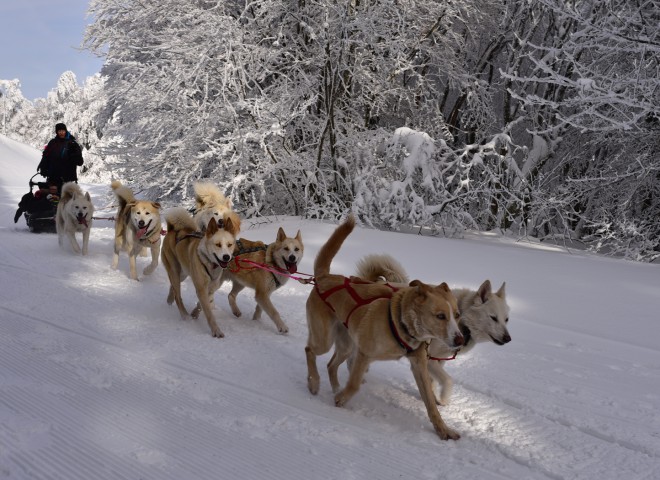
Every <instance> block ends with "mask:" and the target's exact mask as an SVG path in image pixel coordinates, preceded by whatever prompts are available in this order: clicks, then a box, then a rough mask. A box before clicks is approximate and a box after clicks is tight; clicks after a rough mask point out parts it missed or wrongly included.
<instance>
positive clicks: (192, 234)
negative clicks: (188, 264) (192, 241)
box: [153, 232, 204, 243]
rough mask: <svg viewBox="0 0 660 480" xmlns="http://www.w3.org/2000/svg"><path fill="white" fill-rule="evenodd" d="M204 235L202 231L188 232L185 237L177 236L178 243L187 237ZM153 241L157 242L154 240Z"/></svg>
mask: <svg viewBox="0 0 660 480" xmlns="http://www.w3.org/2000/svg"><path fill="white" fill-rule="evenodd" d="M203 236H204V234H203V233H201V232H195V233H187V234H186V235H184V236H183V237H181V238H177V239H176V243H179V242H180V241H182V240H185V239H186V238H202V237H203ZM153 243H155V242H153Z"/></svg>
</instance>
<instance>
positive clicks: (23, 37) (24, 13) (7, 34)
mask: <svg viewBox="0 0 660 480" xmlns="http://www.w3.org/2000/svg"><path fill="white" fill-rule="evenodd" d="M88 5H89V0H61V1H57V0H2V2H0V45H2V47H1V49H0V79H2V80H13V79H16V78H17V79H19V80H20V81H21V92H22V93H23V96H24V97H25V98H28V99H30V100H34V99H35V98H39V97H46V95H47V94H48V92H49V91H50V90H52V89H53V88H55V87H56V86H57V81H58V79H59V78H60V76H61V75H62V73H64V72H66V71H67V70H71V71H72V72H73V73H75V74H76V78H77V79H78V83H79V84H82V83H83V82H84V81H85V79H86V78H87V77H88V76H90V75H94V74H95V73H98V72H99V71H100V70H101V66H102V65H103V59H102V58H98V57H96V56H95V55H92V54H91V53H89V52H87V51H80V50H79V49H78V48H77V47H79V46H80V44H81V43H82V40H83V36H84V32H85V27H86V25H88V24H90V23H92V18H91V17H87V16H86V12H87V7H88Z"/></svg>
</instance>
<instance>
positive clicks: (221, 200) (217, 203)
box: [193, 182, 241, 235]
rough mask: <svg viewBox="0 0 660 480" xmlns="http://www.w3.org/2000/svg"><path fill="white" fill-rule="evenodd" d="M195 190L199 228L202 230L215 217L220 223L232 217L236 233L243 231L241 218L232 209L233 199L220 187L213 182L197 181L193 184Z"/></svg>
mask: <svg viewBox="0 0 660 480" xmlns="http://www.w3.org/2000/svg"><path fill="white" fill-rule="evenodd" d="M193 189H194V191H195V214H194V217H195V221H196V222H197V228H198V229H199V230H200V231H202V230H204V229H205V228H206V226H207V225H208V224H209V220H211V218H212V217H213V218H215V221H216V223H217V224H218V225H222V223H220V222H221V221H222V222H226V221H227V220H228V219H230V218H231V222H232V224H233V225H234V229H235V230H236V235H238V234H239V233H240V231H241V219H240V217H239V216H238V214H237V213H236V212H234V211H233V210H232V208H231V207H232V205H231V200H230V199H228V198H227V197H225V196H224V195H223V193H222V192H221V191H220V189H219V188H218V187H217V186H216V185H214V184H213V183H211V182H197V183H195V184H194V185H193Z"/></svg>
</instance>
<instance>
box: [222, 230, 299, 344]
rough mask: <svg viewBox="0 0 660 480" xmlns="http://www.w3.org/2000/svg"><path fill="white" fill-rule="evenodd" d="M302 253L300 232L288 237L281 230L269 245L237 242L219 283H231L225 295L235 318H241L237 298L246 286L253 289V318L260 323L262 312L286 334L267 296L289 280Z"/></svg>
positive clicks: (246, 241) (277, 313)
mask: <svg viewBox="0 0 660 480" xmlns="http://www.w3.org/2000/svg"><path fill="white" fill-rule="evenodd" d="M304 252H305V246H304V245H303V240H302V235H301V234H300V230H298V233H297V234H296V236H295V237H288V236H287V234H286V233H285V232H284V229H283V228H282V227H280V228H279V230H278V231H277V237H276V238H275V241H274V242H273V243H271V244H269V245H266V244H264V243H263V242H261V241H251V240H247V239H245V238H241V239H240V240H238V241H237V242H236V249H235V250H234V259H233V260H232V261H231V262H230V264H229V268H228V269H226V270H225V271H224V273H223V275H222V282H224V281H227V280H229V281H231V282H232V288H231V291H230V292H229V296H228V300H229V305H230V306H231V311H232V313H233V314H234V315H235V316H237V317H240V316H241V310H240V308H238V304H237V303H236V297H237V296H238V294H239V293H240V291H241V290H243V289H244V288H245V287H249V288H251V289H253V290H254V299H255V300H256V302H257V306H256V307H255V310H254V315H253V316H252V319H253V320H259V319H260V318H261V312H262V310H264V311H265V312H266V313H267V314H268V316H269V317H270V319H271V320H272V321H273V323H275V326H276V327H277V331H278V332H279V333H287V332H288V331H289V327H287V325H286V323H284V321H283V320H282V318H281V317H280V314H279V312H278V311H277V309H276V308H275V306H274V305H273V302H271V300H270V296H271V295H272V294H273V292H274V291H275V290H277V289H278V288H280V287H281V286H282V285H284V284H285V283H286V282H287V280H289V276H288V275H289V274H294V273H296V272H297V271H298V264H299V263H300V261H301V260H302V257H303V253H304Z"/></svg>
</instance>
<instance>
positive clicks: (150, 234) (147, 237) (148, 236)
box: [140, 228, 160, 243]
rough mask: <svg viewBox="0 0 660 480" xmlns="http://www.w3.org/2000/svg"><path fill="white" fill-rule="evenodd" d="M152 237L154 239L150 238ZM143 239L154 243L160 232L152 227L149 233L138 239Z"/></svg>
mask: <svg viewBox="0 0 660 480" xmlns="http://www.w3.org/2000/svg"><path fill="white" fill-rule="evenodd" d="M154 233H157V235H154ZM152 238H154V240H152ZM144 240H146V241H147V242H149V243H156V242H157V241H158V240H160V232H159V231H158V229H156V228H154V229H153V230H152V231H151V233H148V234H147V235H145V236H144V237H142V238H141V239H140V241H144Z"/></svg>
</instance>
